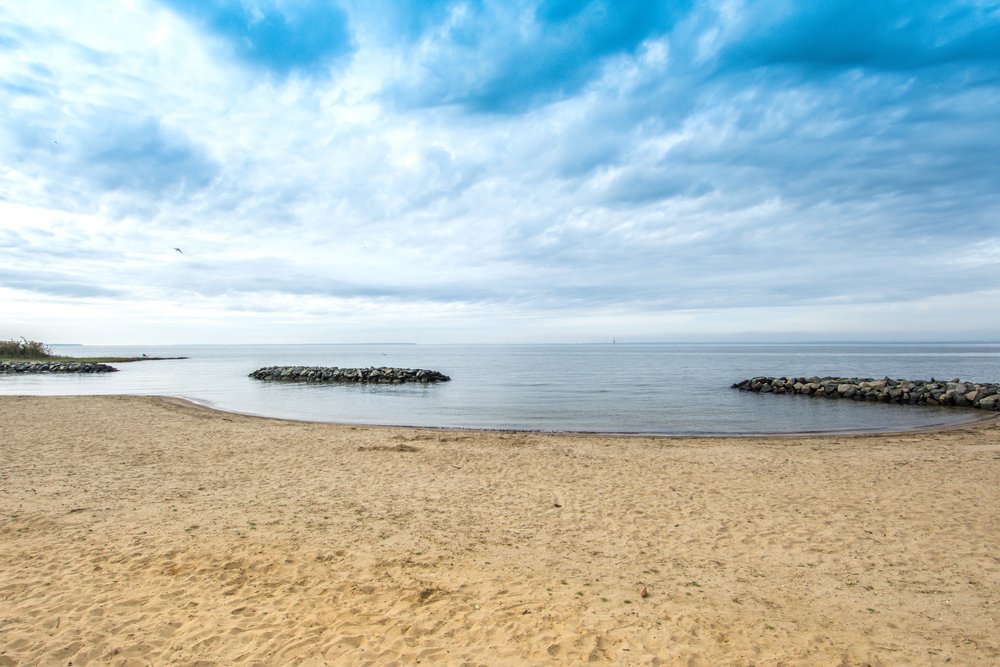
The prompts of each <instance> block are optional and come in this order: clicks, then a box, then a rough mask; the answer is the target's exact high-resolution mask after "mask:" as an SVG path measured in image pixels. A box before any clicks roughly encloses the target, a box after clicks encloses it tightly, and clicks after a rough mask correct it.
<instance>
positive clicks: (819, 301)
mask: <svg viewBox="0 0 1000 667" xmlns="http://www.w3.org/2000/svg"><path fill="white" fill-rule="evenodd" d="M20 337H25V338H27V339H29V340H41V341H45V342H57V343H84V344H149V345H154V344H183V343H321V342H324V343H339V342H343V343H357V342H375V341H377V342H416V343H456V342H461V343H546V342H571V343H572V342H576V343H593V342H609V341H611V340H612V339H616V340H617V341H618V342H629V341H694V342H696V341H814V340H815V341H837V340H862V341H956V342H958V341H997V340H1000V2H998V1H996V0H941V1H936V0H927V1H921V0H881V1H879V2H871V1H870V0H856V1H855V0H809V1H808V2H806V1H799V2H795V1H792V0H767V1H766V2H765V1H762V0H701V1H699V0H691V1H663V2H640V1H637V0H589V1H588V0H578V1H576V2H571V1H569V0H505V1H499V0H457V1H454V0H424V1H421V2H417V1H413V2H402V1H397V2H391V1H389V0H114V1H108V2H105V1H102V0H90V1H88V2H87V3H66V2H63V1H62V0H30V1H29V0H14V1H13V2H6V3H3V4H0V339H11V338H20Z"/></svg>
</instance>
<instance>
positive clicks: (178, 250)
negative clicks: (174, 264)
mask: <svg viewBox="0 0 1000 667" xmlns="http://www.w3.org/2000/svg"><path fill="white" fill-rule="evenodd" d="M174 250H176V251H177V252H180V253H181V254H182V255H183V254H184V253H183V252H181V249H180V248H174Z"/></svg>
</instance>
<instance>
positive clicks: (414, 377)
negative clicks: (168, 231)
mask: <svg viewBox="0 0 1000 667" xmlns="http://www.w3.org/2000/svg"><path fill="white" fill-rule="evenodd" d="M250 377H252V378H255V379H257V380H271V381H280V382H325V383H335V382H348V383H349V382H367V383H376V384H403V383H404V382H419V383H421V384H427V383H432V382H447V381H448V380H450V379H451V378H450V377H448V376H447V375H445V374H444V373H439V372H437V371H428V370H424V369H422V368H386V367H384V366H383V367H381V368H374V367H370V368H338V367H336V366H333V367H329V368H328V367H323V366H270V367H268V368H258V369H257V370H255V371H254V372H253V373H250Z"/></svg>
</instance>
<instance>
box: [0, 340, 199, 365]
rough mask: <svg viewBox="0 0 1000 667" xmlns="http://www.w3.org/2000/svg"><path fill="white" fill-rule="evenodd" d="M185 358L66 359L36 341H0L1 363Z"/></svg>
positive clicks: (108, 361) (120, 361)
mask: <svg viewBox="0 0 1000 667" xmlns="http://www.w3.org/2000/svg"><path fill="white" fill-rule="evenodd" d="M185 358H186V357H147V356H141V357H66V356H63V355H59V354H55V353H53V352H52V348H51V347H49V346H48V345H46V344H45V343H40V342H38V341H36V340H27V339H25V338H22V339H21V340H0V360H2V361H74V362H90V363H100V364H110V363H118V364H125V363H129V362H132V361H155V360H162V359H185Z"/></svg>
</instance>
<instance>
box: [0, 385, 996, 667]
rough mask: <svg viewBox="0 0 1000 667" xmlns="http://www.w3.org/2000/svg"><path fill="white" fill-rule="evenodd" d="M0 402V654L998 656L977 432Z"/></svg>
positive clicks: (193, 659) (802, 660)
mask: <svg viewBox="0 0 1000 667" xmlns="http://www.w3.org/2000/svg"><path fill="white" fill-rule="evenodd" d="M901 409H906V408H901ZM0 415H2V422H0V424H2V431H0V666H5V665H38V664H41V665H69V664H72V665H84V664H91V663H93V664H114V665H147V664H152V665H162V664H172V665H212V664H219V665H229V664H247V665H298V664H301V665H323V664H351V665H353V664H373V665H394V664H395V665H411V664H415V663H417V662H418V661H419V662H422V664H454V665H465V664H468V665H525V664H581V663H597V664H621V665H773V664H783V665H869V664H870V665H945V664H950V665H992V666H995V665H998V664H1000V430H998V427H997V424H996V422H995V421H994V422H985V423H982V424H979V425H974V426H964V427H960V428H955V429H953V430H948V431H941V432H927V433H909V434H899V435H878V436H822V437H785V438H719V439H711V438H706V439H695V438H646V437H610V436H584V435H549V434H536V433H509V432H477V431H448V430H421V429H407V428H383V427H352V426H341V425H330V424H313V423H301V422H290V421H282V420H272V419H261V418H255V417H247V416H241V415H234V414H226V413H221V412H215V411H212V410H208V409H205V408H201V407H198V406H194V405H191V404H188V403H185V402H183V401H178V400H173V399H164V398H150V397H11V396H5V397H0ZM643 589H646V591H647V593H648V596H646V597H643V596H642V595H641V592H642V591H643Z"/></svg>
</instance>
